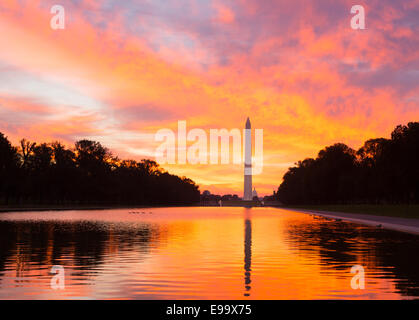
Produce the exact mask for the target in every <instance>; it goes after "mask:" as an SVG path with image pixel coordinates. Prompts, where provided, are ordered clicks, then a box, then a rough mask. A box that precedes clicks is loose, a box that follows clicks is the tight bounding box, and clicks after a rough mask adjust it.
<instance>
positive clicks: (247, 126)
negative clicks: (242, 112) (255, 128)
mask: <svg viewBox="0 0 419 320" xmlns="http://www.w3.org/2000/svg"><path fill="white" fill-rule="evenodd" d="M246 129H250V119H249V117H247V121H246Z"/></svg>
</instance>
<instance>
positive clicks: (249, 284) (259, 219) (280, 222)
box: [0, 207, 419, 299]
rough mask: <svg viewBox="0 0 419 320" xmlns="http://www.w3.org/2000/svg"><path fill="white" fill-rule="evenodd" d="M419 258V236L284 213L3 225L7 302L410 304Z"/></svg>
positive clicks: (24, 215)
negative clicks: (55, 269) (58, 283)
mask: <svg viewBox="0 0 419 320" xmlns="http://www.w3.org/2000/svg"><path fill="white" fill-rule="evenodd" d="M418 253H419V236H415V235H409V234H404V233H399V232H395V231H386V230H380V229H377V228H374V227H367V226H361V225H356V224H352V223H346V222H338V221H332V220H327V219H325V218H320V217H315V216H311V215H307V214H304V213H299V212H296V211H287V210H282V209H275V208H252V209H246V208H219V207H204V208H151V209H118V210H102V211H50V212H18V213H0V299H411V298H418V297H419V254H418ZM54 265H58V266H62V267H64V284H65V287H64V288H63V289H61V290H60V289H55V290H54V289H52V288H51V279H52V277H54V274H52V273H51V268H52V266H54ZM353 265H362V266H363V267H364V268H365V289H364V290H354V289H352V287H351V279H352V277H353V276H354V274H352V273H351V267H352V266H353Z"/></svg>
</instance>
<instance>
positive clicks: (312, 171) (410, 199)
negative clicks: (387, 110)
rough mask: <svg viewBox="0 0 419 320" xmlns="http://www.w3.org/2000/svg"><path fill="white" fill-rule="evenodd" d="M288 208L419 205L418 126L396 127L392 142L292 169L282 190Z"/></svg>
mask: <svg viewBox="0 0 419 320" xmlns="http://www.w3.org/2000/svg"><path fill="white" fill-rule="evenodd" d="M277 197H278V200H280V201H281V202H282V203H284V204H290V205H295V204H345V203H373V204H378V203H394V204H411V203H418V202H419V122H410V123H409V124H408V125H407V126H401V125H399V126H397V127H396V128H395V129H394V131H393V132H392V134H391V139H384V138H380V139H372V140H368V141H366V142H365V144H364V146H363V147H361V148H360V149H359V150H358V151H355V150H353V149H351V148H349V147H348V146H346V145H345V144H342V143H337V144H335V145H333V146H329V147H326V148H325V149H323V150H321V151H320V152H319V154H318V156H317V158H316V159H311V158H310V159H305V160H304V161H299V162H298V163H296V167H292V168H289V169H288V171H287V173H286V174H285V175H284V178H283V182H282V184H281V185H280V186H279V188H278V193H277Z"/></svg>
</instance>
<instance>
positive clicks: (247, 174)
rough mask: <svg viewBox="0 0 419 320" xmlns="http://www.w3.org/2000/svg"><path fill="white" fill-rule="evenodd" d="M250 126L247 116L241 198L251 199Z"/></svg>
mask: <svg viewBox="0 0 419 320" xmlns="http://www.w3.org/2000/svg"><path fill="white" fill-rule="evenodd" d="M251 128H252V126H251V124H250V119H249V118H247V121H246V130H245V136H244V195H243V200H245V201H251V200H253V197H252V130H251Z"/></svg>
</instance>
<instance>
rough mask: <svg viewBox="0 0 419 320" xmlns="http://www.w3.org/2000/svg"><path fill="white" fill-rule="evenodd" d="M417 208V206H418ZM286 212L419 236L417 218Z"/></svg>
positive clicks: (295, 209)
mask: <svg viewBox="0 0 419 320" xmlns="http://www.w3.org/2000/svg"><path fill="white" fill-rule="evenodd" d="M416 207H417V206H416ZM282 209H284V210H289V211H295V212H302V213H305V214H311V215H317V216H321V217H324V218H329V219H334V220H337V221H340V220H342V221H346V222H353V223H358V224H363V225H368V226H374V227H379V228H383V229H388V230H394V231H400V232H406V233H410V234H415V235H419V218H416V217H409V218H404V217H399V216H391V215H377V214H361V213H348V212H336V211H323V210H317V209H305V208H297V207H296V208H291V207H287V208H285V207H284V208H282Z"/></svg>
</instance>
